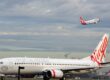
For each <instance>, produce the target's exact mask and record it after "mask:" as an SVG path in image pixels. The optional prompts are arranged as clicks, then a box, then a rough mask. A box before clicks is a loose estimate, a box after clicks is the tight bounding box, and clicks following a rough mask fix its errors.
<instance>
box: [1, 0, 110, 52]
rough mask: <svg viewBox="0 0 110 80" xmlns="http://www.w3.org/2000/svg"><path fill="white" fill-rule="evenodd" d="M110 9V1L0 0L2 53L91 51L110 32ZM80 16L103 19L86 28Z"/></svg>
mask: <svg viewBox="0 0 110 80" xmlns="http://www.w3.org/2000/svg"><path fill="white" fill-rule="evenodd" d="M109 7H110V0H0V50H4V51H8V50H12V51H13V50H21V51H22V50H35V51H67V52H69V51H70V52H92V51H93V50H94V49H95V47H96V46H97V44H98V42H99V41H100V39H101V37H102V36H103V35H104V33H110V25H109V23H110V22H109V20H110V9H109ZM80 16H83V18H84V19H87V20H89V19H93V18H97V17H98V18H100V19H101V20H100V22H99V23H97V24H92V25H86V26H83V25H81V24H80V22H79V17H80ZM109 48H110V46H109V47H108V50H107V51H108V52H110V50H109Z"/></svg>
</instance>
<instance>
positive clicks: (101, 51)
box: [90, 34, 108, 65]
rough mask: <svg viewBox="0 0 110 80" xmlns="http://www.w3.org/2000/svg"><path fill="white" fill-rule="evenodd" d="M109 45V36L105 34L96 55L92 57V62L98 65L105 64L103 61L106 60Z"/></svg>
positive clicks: (95, 52)
mask: <svg viewBox="0 0 110 80" xmlns="http://www.w3.org/2000/svg"><path fill="white" fill-rule="evenodd" d="M107 45H108V35H107V34H105V35H104V36H103V38H102V41H101V42H100V43H99V45H98V46H97V48H96V50H95V51H94V53H93V54H92V55H91V56H90V57H91V60H92V61H94V62H96V63H97V64H98V65H100V63H102V62H103V59H104V58H105V53H106V48H107Z"/></svg>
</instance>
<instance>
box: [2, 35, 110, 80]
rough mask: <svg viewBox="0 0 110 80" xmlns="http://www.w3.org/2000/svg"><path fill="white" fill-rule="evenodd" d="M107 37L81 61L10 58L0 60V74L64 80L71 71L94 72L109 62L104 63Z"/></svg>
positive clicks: (45, 79) (46, 79) (104, 36)
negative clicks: (38, 76)
mask: <svg viewBox="0 0 110 80" xmlns="http://www.w3.org/2000/svg"><path fill="white" fill-rule="evenodd" d="M108 39H109V35H108V34H104V35H103V37H102V39H101V41H100V42H99V44H98V46H97V47H96V49H95V50H94V52H93V53H92V54H91V55H89V56H88V57H85V58H82V59H57V58H30V57H11V58H2V59H0V74H4V75H18V68H19V67H21V68H22V67H23V68H22V69H21V70H20V76H21V77H28V78H29V77H34V76H35V75H42V77H43V80H49V79H51V78H55V79H56V78H57V79H59V80H64V79H65V77H64V75H65V74H66V73H69V72H71V71H76V72H79V73H80V72H81V71H86V72H90V71H94V70H97V69H100V68H103V67H106V66H107V64H110V62H105V56H106V49H107V45H108Z"/></svg>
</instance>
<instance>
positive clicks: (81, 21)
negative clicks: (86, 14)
mask: <svg viewBox="0 0 110 80" xmlns="http://www.w3.org/2000/svg"><path fill="white" fill-rule="evenodd" d="M99 21H100V19H99V18H95V19H91V20H84V19H83V18H82V16H80V23H81V24H82V25H88V24H96V23H98V22H99Z"/></svg>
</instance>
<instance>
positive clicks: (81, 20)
mask: <svg viewBox="0 0 110 80" xmlns="http://www.w3.org/2000/svg"><path fill="white" fill-rule="evenodd" d="M80 23H81V24H82V25H86V22H85V20H84V19H83V18H82V16H80Z"/></svg>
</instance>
